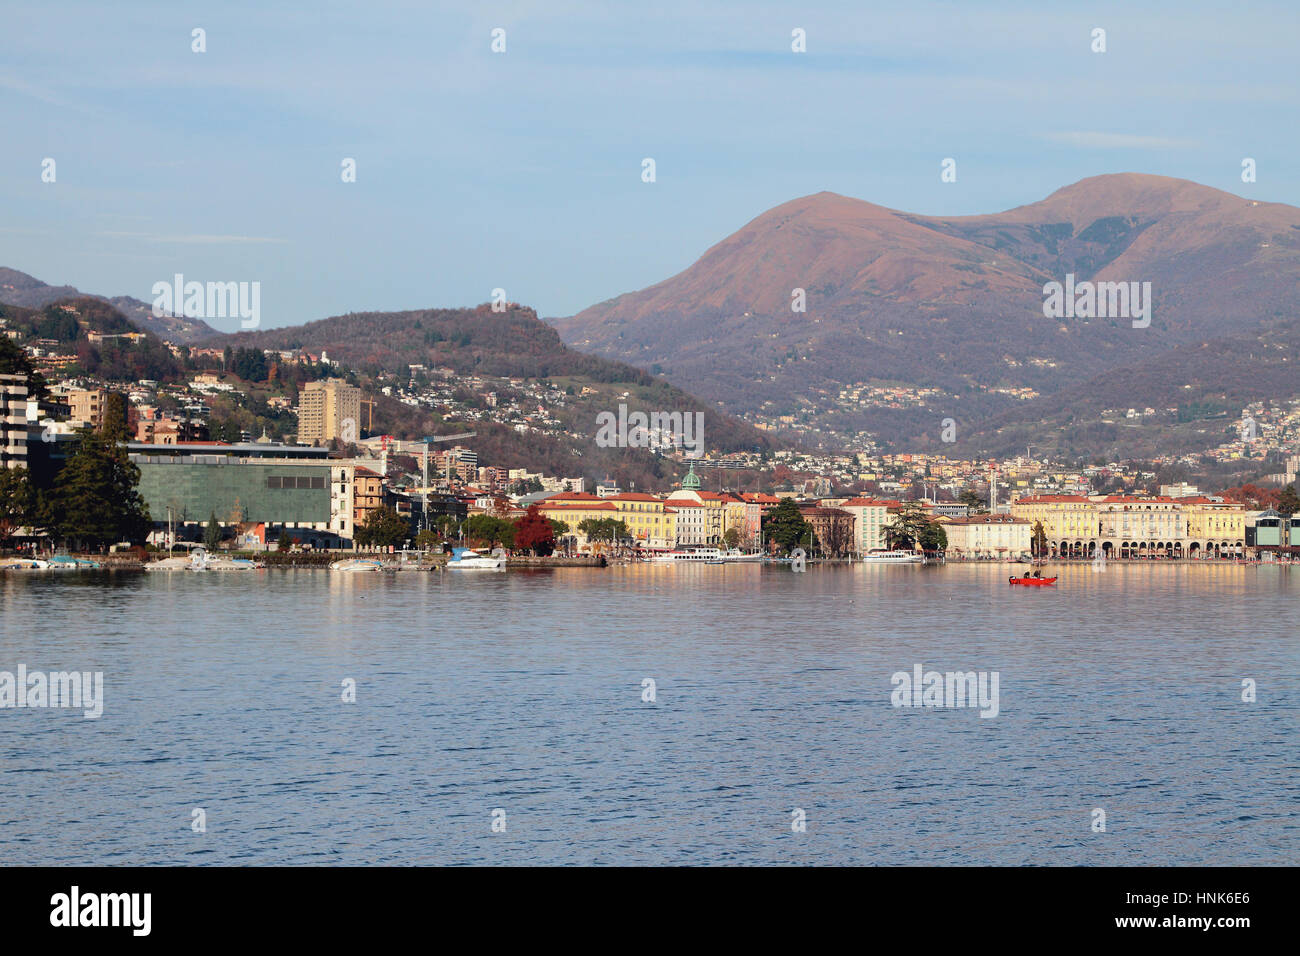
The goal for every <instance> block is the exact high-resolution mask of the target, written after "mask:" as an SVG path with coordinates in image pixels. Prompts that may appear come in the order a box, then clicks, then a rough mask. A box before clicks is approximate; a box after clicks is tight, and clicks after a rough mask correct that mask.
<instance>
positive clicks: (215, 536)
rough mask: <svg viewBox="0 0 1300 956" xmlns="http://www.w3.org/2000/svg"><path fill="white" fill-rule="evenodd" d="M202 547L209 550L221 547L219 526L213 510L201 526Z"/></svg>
mask: <svg viewBox="0 0 1300 956" xmlns="http://www.w3.org/2000/svg"><path fill="white" fill-rule="evenodd" d="M203 547H205V548H207V549H208V550H209V551H215V550H217V548H219V547H221V526H220V525H219V524H217V513H216V512H215V511H214V512H212V514H211V515H210V516H209V518H208V523H207V524H206V525H204V526H203Z"/></svg>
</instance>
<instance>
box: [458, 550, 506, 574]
mask: <svg viewBox="0 0 1300 956" xmlns="http://www.w3.org/2000/svg"><path fill="white" fill-rule="evenodd" d="M505 569H506V553H505V551H504V550H502V549H501V548H496V549H494V550H493V552H492V553H491V554H490V555H483V554H480V553H479V552H477V551H475V550H474V549H472V548H453V549H452V552H451V560H450V561H448V562H447V570H448V571H504V570H505Z"/></svg>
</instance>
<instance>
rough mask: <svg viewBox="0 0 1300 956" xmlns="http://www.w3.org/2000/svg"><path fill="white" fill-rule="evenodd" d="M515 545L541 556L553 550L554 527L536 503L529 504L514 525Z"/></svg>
mask: <svg viewBox="0 0 1300 956" xmlns="http://www.w3.org/2000/svg"><path fill="white" fill-rule="evenodd" d="M515 547H517V548H527V549H528V550H529V551H531V552H532V553H533V554H538V555H543V556H545V555H548V554H550V553H551V552H552V551H554V550H555V529H554V528H552V527H551V522H550V521H549V520H547V518H546V517H545V516H544V515H543V514H542V512H541V510H540V509H539V508H538V507H537V505H529V507H528V510H527V511H526V512H525V513H524V516H523V517H522V518H520V519H519V523H518V524H517V525H516V526H515Z"/></svg>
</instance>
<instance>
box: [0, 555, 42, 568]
mask: <svg viewBox="0 0 1300 956" xmlns="http://www.w3.org/2000/svg"><path fill="white" fill-rule="evenodd" d="M49 566H50V562H48V561H42V560H41V559H40V558H3V559H0V571H44V570H45V569H47V568H48V567H49Z"/></svg>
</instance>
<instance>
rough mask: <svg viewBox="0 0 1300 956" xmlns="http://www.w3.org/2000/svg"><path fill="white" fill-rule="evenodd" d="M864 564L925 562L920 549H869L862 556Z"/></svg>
mask: <svg viewBox="0 0 1300 956" xmlns="http://www.w3.org/2000/svg"><path fill="white" fill-rule="evenodd" d="M862 563H863V564H924V563H925V555H923V554H922V553H921V552H920V551H882V550H879V549H877V550H875V551H868V552H867V553H866V554H864V555H863V556H862Z"/></svg>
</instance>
